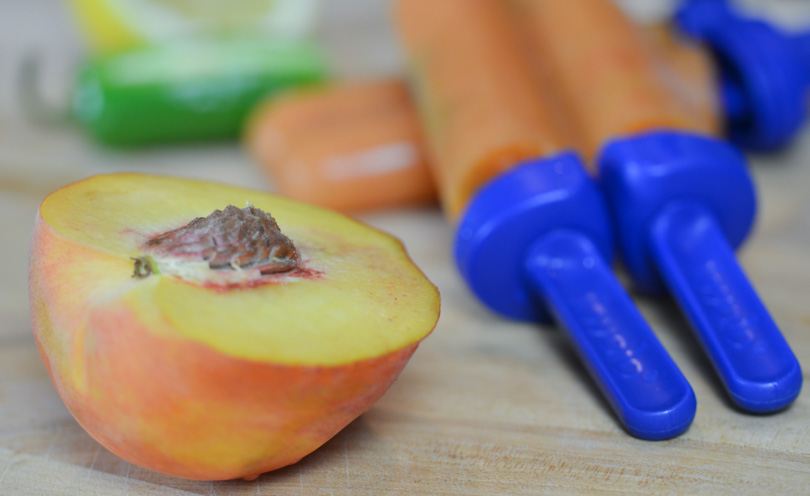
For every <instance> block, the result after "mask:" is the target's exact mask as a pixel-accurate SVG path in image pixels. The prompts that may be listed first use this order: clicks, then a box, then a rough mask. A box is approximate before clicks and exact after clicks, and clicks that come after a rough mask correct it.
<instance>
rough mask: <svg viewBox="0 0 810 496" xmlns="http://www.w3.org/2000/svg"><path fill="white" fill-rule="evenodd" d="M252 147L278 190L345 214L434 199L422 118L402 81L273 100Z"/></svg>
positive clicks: (253, 127)
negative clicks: (423, 141) (416, 111)
mask: <svg viewBox="0 0 810 496" xmlns="http://www.w3.org/2000/svg"><path fill="white" fill-rule="evenodd" d="M247 145H248V148H249V149H250V151H251V153H252V154H253V155H254V156H255V157H256V159H257V161H258V162H259V163H260V164H261V165H262V166H263V167H264V168H265V169H266V171H267V172H268V173H269V174H270V176H271V177H272V180H273V181H274V183H275V184H276V186H277V187H278V190H279V191H280V192H281V193H283V194H285V195H287V196H290V197H292V198H295V199H298V200H302V201H306V202H308V203H313V204H316V205H320V206H325V207H329V208H333V209H336V210H341V211H359V210H368V209H375V208H386V207H393V206H399V205H414V204H426V203H431V202H434V201H435V198H436V191H435V188H434V186H433V184H434V183H433V179H432V178H431V176H430V170H429V168H428V165H427V163H426V158H425V155H424V147H423V146H422V143H421V136H420V128H419V124H418V121H417V118H416V114H415V113H414V111H413V110H412V108H411V101H410V97H409V95H408V92H407V89H406V88H405V86H404V84H403V83H402V82H400V81H395V80H387V81H379V82H368V83H346V84H341V85H338V86H333V87H323V88H319V89H312V90H303V91H301V92H297V93H292V94H288V95H286V96H284V97H281V98H279V99H277V100H271V101H269V102H268V103H267V104H265V105H264V106H263V107H261V108H260V109H259V110H258V111H257V112H256V113H255V114H254V116H253V118H252V119H251V123H250V125H249V126H248V132H247Z"/></svg>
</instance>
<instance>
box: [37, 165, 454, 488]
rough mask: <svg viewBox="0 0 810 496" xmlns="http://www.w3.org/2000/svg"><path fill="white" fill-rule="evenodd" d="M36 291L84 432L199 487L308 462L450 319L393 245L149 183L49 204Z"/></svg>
mask: <svg viewBox="0 0 810 496" xmlns="http://www.w3.org/2000/svg"><path fill="white" fill-rule="evenodd" d="M229 205H230V206H229ZM237 205H240V206H241V205H246V206H245V207H244V208H240V207H237ZM226 206H227V208H226ZM268 213H270V214H271V215H272V217H271V216H270V215H269V214H268ZM195 219H196V220H195ZM29 276H30V297H31V298H30V300H31V315H32V321H33V328H34V334H35V336H36V340H37V344H38V346H39V349H40V352H41V354H42V358H43V360H44V362H45V364H46V366H47V368H48V371H49V373H50V374H51V377H52V379H53V382H54V385H55V386H56V389H57V391H58V392H59V394H60V395H61V397H62V399H63V401H64V402H65V404H66V405H67V407H68V409H69V410H70V411H71V412H72V414H73V415H74V416H75V418H76V420H77V421H78V422H79V423H80V424H81V425H82V427H84V428H85V430H87V432H88V433H90V435H92V436H93V437H94V438H95V439H96V440H98V441H99V442H100V443H101V444H103V445H104V446H105V447H106V448H108V449H109V450H110V451H112V452H113V453H115V454H117V455H119V456H121V457H122V458H124V459H126V460H128V461H130V462H132V463H135V464H137V465H140V466H142V467H145V468H148V469H151V470H154V471H157V472H162V473H165V474H169V475H174V476H178V477H185V478H192V479H208V480H219V479H231V478H238V477H244V478H251V477H255V476H258V475H259V474H261V473H263V472H266V471H270V470H273V469H276V468H279V467H283V466H285V465H289V464H292V463H295V462H296V461H298V460H299V459H301V458H302V457H303V456H305V455H307V454H308V453H310V452H312V451H313V450H315V449H316V448H318V447H319V446H320V445H322V444H323V443H324V442H326V441H327V440H328V439H329V438H331V437H332V436H333V435H335V434H336V433H337V432H338V431H339V430H340V429H342V428H343V427H344V426H346V425H347V424H348V423H349V422H351V421H352V420H353V419H355V418H356V417H358V416H359V415H360V414H362V413H363V412H364V411H366V410H367V409H368V408H369V407H370V406H371V405H372V404H373V403H374V401H376V400H377V399H378V398H379V397H380V396H381V395H382V394H383V393H384V392H385V391H386V390H387V388H388V387H389V386H390V385H391V384H392V383H393V382H394V380H395V379H396V377H397V376H398V374H399V373H400V371H401V370H402V368H403V367H404V366H405V364H406V363H407V361H408V359H409V358H410V357H411V355H412V354H413V352H414V351H415V350H416V347H417V345H418V344H419V342H420V341H421V340H422V339H423V338H425V337H426V336H427V335H428V334H429V333H430V332H431V330H432V329H433V328H434V326H435V324H436V321H437V319H438V316H439V294H438V291H437V290H436V288H435V286H434V285H433V284H431V282H430V281H429V280H428V279H427V278H426V277H425V276H424V275H423V273H422V272H421V271H420V270H419V269H418V268H417V267H416V266H415V265H414V264H413V262H412V261H411V260H410V258H409V257H408V255H407V254H406V252H405V250H404V249H403V246H402V244H401V243H400V242H399V241H398V240H396V239H394V238H392V237H391V236H389V235H386V234H384V233H382V232H380V231H377V230H375V229H373V228H370V227H368V226H366V225H363V224H361V223H359V222H357V221H354V220H352V219H350V218H348V217H345V216H343V215H340V214H337V213H333V212H330V211H327V210H323V209H320V208H317V207H313V206H310V205H307V204H304V203H299V202H296V201H293V200H289V199H285V198H282V197H277V196H273V195H269V194H266V193H259V192H256V191H251V190H247V189H241V188H236V187H231V186H225V185H221V184H215V183H208V182H202V181H194V180H187V179H175V178H167V177H158V176H147V175H139V174H114V175H102V176H95V177H92V178H89V179H86V180H83V181H80V182H78V183H75V184H73V185H70V186H67V187H65V188H63V189H60V190H58V191H56V192H55V193H52V194H51V195H50V196H48V197H47V198H46V199H45V200H44V201H43V202H42V205H41V206H40V209H39V213H38V215H37V218H36V221H35V225H34V233H33V239H32V246H31V258H30V273H29Z"/></svg>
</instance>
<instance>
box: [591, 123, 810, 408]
mask: <svg viewBox="0 0 810 496" xmlns="http://www.w3.org/2000/svg"><path fill="white" fill-rule="evenodd" d="M600 172H601V177H600V181H601V184H602V186H603V189H604V191H605V193H606V196H607V198H608V200H609V202H610V204H611V210H612V212H613V215H614V218H615V222H616V226H617V231H618V233H619V238H620V245H621V254H622V258H623V260H624V262H625V266H626V267H627V268H628V270H629V272H630V274H631V276H632V277H633V280H634V281H635V283H636V284H637V285H638V287H639V288H640V289H642V290H643V291H647V292H660V291H664V290H665V289H669V291H670V292H671V293H672V295H673V296H674V297H675V299H676V300H677V301H678V303H679V305H680V306H681V308H682V309H683V311H684V313H685V315H686V317H687V318H688V319H689V321H690V323H691V325H692V327H693V329H694V330H695V332H696V333H697V335H698V337H699V340H700V342H701V343H702V344H703V347H704V349H705V351H706V353H707V355H708V357H709V359H710V361H711V362H712V364H713V365H714V368H715V369H716V370H717V372H718V374H719V376H720V378H721V380H722V382H723V384H724V386H725V387H726V389H727V391H728V394H729V396H730V397H731V399H732V400H733V401H734V402H735V403H736V404H737V405H738V406H739V407H740V408H742V409H744V410H748V411H751V412H772V411H776V410H779V409H782V408H784V407H786V406H787V405H789V404H790V403H791V402H793V400H795V399H796V397H797V396H798V394H799V390H800V389H801V384H802V375H801V368H800V366H799V362H798V360H797V359H796V356H795V355H794V354H793V352H792V351H791V349H790V347H789V346H788V344H787V342H786V341H785V339H784V337H783V336H782V334H781V332H780V330H779V328H778V327H777V326H776V324H775V323H774V321H773V319H772V318H771V316H770V314H769V313H768V311H767V309H766V308H765V306H764V305H763V303H762V301H761V300H760V299H759V297H758V296H757V294H756V292H755V291H754V288H753V286H752V285H751V283H750V282H749V281H748V278H747V277H746V275H745V273H744V272H743V270H742V269H741V268H740V266H739V264H738V263H737V261H736V259H735V257H734V252H733V248H734V247H736V246H738V245H739V244H740V243H742V241H743V240H744V239H745V237H746V235H747V234H748V232H749V230H750V227H751V225H752V223H753V219H754V213H755V210H756V208H755V207H756V201H755V196H754V187H753V182H752V181H751V178H750V176H749V175H748V173H747V171H746V169H745V161H744V158H743V156H742V155H741V154H740V153H739V152H737V151H736V150H735V149H734V147H732V146H731V145H729V144H727V143H724V142H722V141H718V140H715V139H711V138H707V137H701V136H697V135H689V134H686V133H679V132H653V133H649V134H644V135H639V136H636V137H630V138H622V139H617V140H615V141H613V142H611V143H610V144H609V145H608V146H607V147H606V148H605V150H604V151H603V154H602V157H601V159H600Z"/></svg>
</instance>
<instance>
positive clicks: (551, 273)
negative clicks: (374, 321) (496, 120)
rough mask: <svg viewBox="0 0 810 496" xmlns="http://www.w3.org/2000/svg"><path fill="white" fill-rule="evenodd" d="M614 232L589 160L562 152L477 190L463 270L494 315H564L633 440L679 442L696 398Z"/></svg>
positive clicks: (460, 247) (464, 232) (468, 213)
mask: <svg viewBox="0 0 810 496" xmlns="http://www.w3.org/2000/svg"><path fill="white" fill-rule="evenodd" d="M612 231H613V229H612V226H611V224H610V221H609V218H608V208H607V204H606V203H605V200H604V197H603V196H602V194H601V192H600V190H599V188H598V187H597V186H596V184H595V182H594V181H593V179H592V178H591V177H590V176H589V175H588V173H587V172H586V171H585V168H584V166H583V164H582V161H581V160H580V159H579V157H578V156H577V155H575V154H573V153H560V154H559V155H556V156H551V157H545V158H538V159H532V160H527V161H524V162H522V163H519V164H516V165H515V166H514V167H513V168H512V169H510V170H508V171H506V172H504V173H502V174H500V175H498V176H497V177H496V178H494V179H493V180H491V181H490V182H489V183H487V184H485V185H484V186H482V187H481V188H480V189H479V191H478V192H477V194H476V195H475V196H474V197H473V198H472V200H471V201H470V203H469V204H468V205H467V208H466V209H465V211H464V213H463V215H462V217H461V218H460V220H459V225H458V230H457V233H456V240H455V258H456V264H457V265H458V269H459V272H460V273H461V275H462V276H463V277H464V279H465V281H466V282H467V284H468V286H469V287H470V289H471V290H472V291H473V293H475V295H476V296H477V297H478V298H479V299H480V300H481V301H482V302H483V303H484V304H486V305H487V306H488V307H489V308H490V309H492V310H494V311H496V312H498V313H500V314H502V315H506V316H509V317H511V318H517V319H523V320H530V321H537V320H546V319H548V318H551V317H556V320H557V321H558V322H560V323H561V324H562V326H563V327H564V328H565V329H567V332H568V333H569V334H570V335H571V338H572V339H571V340H572V341H573V343H574V345H575V347H576V349H577V350H578V352H579V355H580V357H581V359H582V360H583V362H584V363H585V367H586V368H587V369H588V371H589V372H590V373H591V375H592V376H593V378H594V380H595V382H596V383H597V385H598V386H599V388H600V390H601V391H602V393H603V394H604V395H605V396H606V397H607V400H608V402H609V404H610V405H611V407H612V408H613V409H614V411H615V412H616V415H617V416H618V418H619V420H620V421H621V422H622V424H623V425H624V427H625V429H626V430H627V431H628V432H629V433H630V434H632V435H634V436H637V437H639V438H642V439H649V440H658V439H665V438H669V437H673V436H676V435H678V434H680V433H681V432H683V431H684V430H686V429H687V428H688V426H689V424H690V423H691V421H692V418H693V417H694V414H695V407H696V403H695V399H694V393H693V392H692V389H691V387H690V386H689V384H688V383H687V381H686V379H685V378H684V377H683V375H681V373H680V371H679V370H678V368H677V367H676V366H675V364H674V363H673V362H672V360H671V359H670V358H669V356H668V355H667V353H666V351H665V350H664V349H663V347H662V346H661V344H660V343H659V342H658V340H657V338H656V337H655V335H654V334H653V333H652V331H651V330H650V328H649V326H648V325H647V324H646V323H645V322H644V320H643V317H642V316H641V314H640V313H639V312H638V310H637V309H636V308H635V306H634V305H633V303H632V301H631V300H630V297H629V296H628V295H627V293H626V292H625V291H624V289H623V288H622V287H621V285H620V284H619V282H618V281H617V280H616V278H615V276H614V275H613V273H612V272H611V270H610V267H609V265H608V262H607V261H609V260H611V256H612V253H613V252H612V248H613V237H612Z"/></svg>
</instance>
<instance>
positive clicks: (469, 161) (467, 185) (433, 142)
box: [397, 0, 573, 218]
mask: <svg viewBox="0 0 810 496" xmlns="http://www.w3.org/2000/svg"><path fill="white" fill-rule="evenodd" d="M397 22H398V27H399V31H400V35H401V38H402V41H403V44H404V48H405V51H406V55H407V57H408V62H409V68H410V75H411V78H412V81H411V83H412V90H413V92H414V96H415V98H416V101H417V104H418V107H419V111H420V113H421V115H422V122H423V123H424V124H425V126H426V128H425V133H426V136H427V139H426V141H427V143H428V146H429V149H430V156H431V160H432V161H433V162H434V166H435V169H434V170H435V176H436V179H437V181H438V186H439V189H440V193H441V198H442V202H443V204H444V210H445V212H446V213H447V214H448V215H449V216H450V217H452V218H455V217H456V216H457V215H458V214H459V212H460V211H461V209H462V208H463V206H464V204H465V202H466V201H467V199H468V197H470V196H471V195H472V194H473V193H474V192H475V191H476V190H477V189H478V187H479V186H481V184H482V183H484V182H485V181H487V180H488V179H490V178H492V177H493V176H495V175H496V174H497V173H498V172H501V171H502V170H504V169H506V168H509V167H511V166H512V165H513V164H515V163H516V162H518V161H520V160H522V159H525V158H529V157H535V156H540V155H545V154H548V153H551V152H556V151H559V150H560V149H562V148H566V147H569V146H571V145H572V144H573V139H572V137H571V136H570V133H569V132H568V130H566V129H564V127H563V124H562V122H561V121H562V119H560V111H559V110H557V109H555V108H554V105H555V102H557V101H559V98H558V96H557V94H556V93H555V89H554V88H553V87H552V86H551V85H544V86H540V85H538V84H537V81H536V79H535V77H534V76H533V68H532V66H531V64H530V63H529V61H528V59H527V57H526V56H525V53H524V47H523V45H522V44H521V42H520V39H519V38H518V36H517V34H516V32H515V29H514V26H513V25H512V23H511V22H510V19H509V16H508V12H507V10H506V8H505V4H504V3H503V2H493V1H490V0H441V1H435V0H406V1H400V2H399V3H398V9H397Z"/></svg>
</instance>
